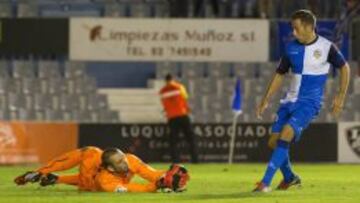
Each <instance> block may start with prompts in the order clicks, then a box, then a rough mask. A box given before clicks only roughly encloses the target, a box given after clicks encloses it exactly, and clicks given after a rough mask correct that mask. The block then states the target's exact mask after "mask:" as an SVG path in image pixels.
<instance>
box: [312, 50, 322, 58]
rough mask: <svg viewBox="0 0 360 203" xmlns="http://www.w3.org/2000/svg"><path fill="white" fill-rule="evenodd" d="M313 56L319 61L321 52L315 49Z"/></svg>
mask: <svg viewBox="0 0 360 203" xmlns="http://www.w3.org/2000/svg"><path fill="white" fill-rule="evenodd" d="M313 55H314V57H315V58H316V59H319V58H320V57H321V51H320V50H319V49H316V50H315V51H314V54H313Z"/></svg>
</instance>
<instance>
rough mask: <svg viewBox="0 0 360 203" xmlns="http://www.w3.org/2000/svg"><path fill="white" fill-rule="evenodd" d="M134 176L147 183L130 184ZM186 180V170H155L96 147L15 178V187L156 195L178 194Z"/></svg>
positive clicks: (115, 151) (130, 157)
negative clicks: (73, 171)
mask: <svg viewBox="0 0 360 203" xmlns="http://www.w3.org/2000/svg"><path fill="white" fill-rule="evenodd" d="M76 166H79V173H78V174H75V175H62V176H58V175H55V174H53V172H58V171H64V170H67V169H70V168H73V167H76ZM134 175H139V176H140V177H142V178H144V179H145V180H147V181H148V183H146V184H138V183H132V182H131V180H132V178H133V177H134ZM188 179H189V175H188V173H187V170H186V169H185V168H184V167H183V166H180V165H172V166H171V167H170V169H169V170H168V171H164V170H155V169H154V168H152V167H151V166H149V165H147V164H145V163H144V162H142V161H141V160H140V159H139V158H138V157H136V156H135V155H133V154H125V153H123V152H122V151H121V150H119V149H117V148H110V149H106V150H104V151H102V150H101V149H99V148H96V147H85V148H81V149H77V150H74V151H70V152H68V153H65V154H64V155H61V156H60V157H57V158H55V159H54V160H52V161H50V162H49V163H48V164H46V165H45V166H43V167H40V168H39V169H37V170H35V171H30V172H26V173H25V174H23V175H20V176H18V177H16V178H15V180H14V181H15V183H16V184H17V185H25V184H26V183H28V182H32V183H34V182H40V185H41V186H47V185H53V184H60V183H63V184H68V185H74V186H77V187H78V189H79V190H81V191H104V192H156V191H157V190H158V189H166V190H173V191H175V192H180V191H183V190H184V189H185V186H186V183H187V181H188Z"/></svg>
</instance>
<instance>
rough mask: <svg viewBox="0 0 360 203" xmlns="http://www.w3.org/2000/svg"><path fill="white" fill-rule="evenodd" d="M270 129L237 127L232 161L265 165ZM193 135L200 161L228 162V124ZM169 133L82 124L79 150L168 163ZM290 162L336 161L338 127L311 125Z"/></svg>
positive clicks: (158, 128) (158, 127)
mask: <svg viewBox="0 0 360 203" xmlns="http://www.w3.org/2000/svg"><path fill="white" fill-rule="evenodd" d="M270 129H271V125H270V124H269V123H249V124H239V125H238V126H237V133H236V142H235V153H234V161H235V162H264V161H268V159H269V157H270V155H271V151H270V149H269V148H268V147H267V140H268V136H269V133H270ZM194 131H195V134H196V135H197V136H198V146H199V159H200V161H202V162H226V161H227V159H228V153H229V139H230V135H231V133H232V128H231V124H195V125H194ZM168 132H169V130H168V128H167V126H166V125H164V124H139V125H137V124H117V125H116V124H115V125H114V124H81V125H80V128H79V147H84V146H98V147H100V148H107V147H119V148H120V149H122V150H124V151H125V152H130V153H134V154H136V155H138V156H139V157H141V158H142V159H143V160H144V161H147V162H168V161H170V156H169V153H168V148H169V144H168V139H169V135H168V134H169V133H168ZM178 147H179V150H180V151H181V152H182V155H183V156H182V159H183V160H184V161H187V160H189V156H188V154H187V151H188V148H187V147H188V145H187V144H186V142H185V141H184V140H183V141H181V142H179V143H178ZM291 158H292V160H295V161H306V162H318V161H337V125H336V124H313V125H311V126H310V127H309V128H308V129H307V130H305V131H304V133H303V135H302V139H301V140H300V141H299V142H298V143H295V144H293V145H291Z"/></svg>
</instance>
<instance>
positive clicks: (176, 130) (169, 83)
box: [159, 74, 198, 163]
mask: <svg viewBox="0 0 360 203" xmlns="http://www.w3.org/2000/svg"><path fill="white" fill-rule="evenodd" d="M165 83H166V84H165V86H164V87H163V88H162V89H161V90H160V93H159V94H160V97H161V103H162V105H163V108H164V111H165V113H166V117H167V119H168V125H169V127H170V134H171V135H170V138H169V140H170V153H171V158H172V161H173V162H174V163H179V162H180V155H179V150H178V149H177V144H178V141H179V137H180V133H183V134H184V135H185V138H186V139H187V141H188V143H189V144H190V155H191V161H192V162H193V163H197V162H198V156H197V152H198V150H197V142H196V136H195V134H194V133H193V130H192V126H191V122H190V118H189V116H188V114H189V112H190V109H189V105H188V103H187V98H188V94H187V92H186V89H185V88H184V86H183V85H182V84H181V83H179V82H177V81H175V80H174V79H173V77H172V75H171V74H167V75H166V76H165Z"/></svg>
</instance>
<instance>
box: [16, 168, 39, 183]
mask: <svg viewBox="0 0 360 203" xmlns="http://www.w3.org/2000/svg"><path fill="white" fill-rule="evenodd" d="M41 176H42V174H41V173H39V172H36V171H28V172H26V173H24V174H23V175H20V176H18V177H16V178H15V179H14V182H15V183H16V185H25V184H26V183H29V182H30V183H35V182H38V181H39V180H40V177H41Z"/></svg>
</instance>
